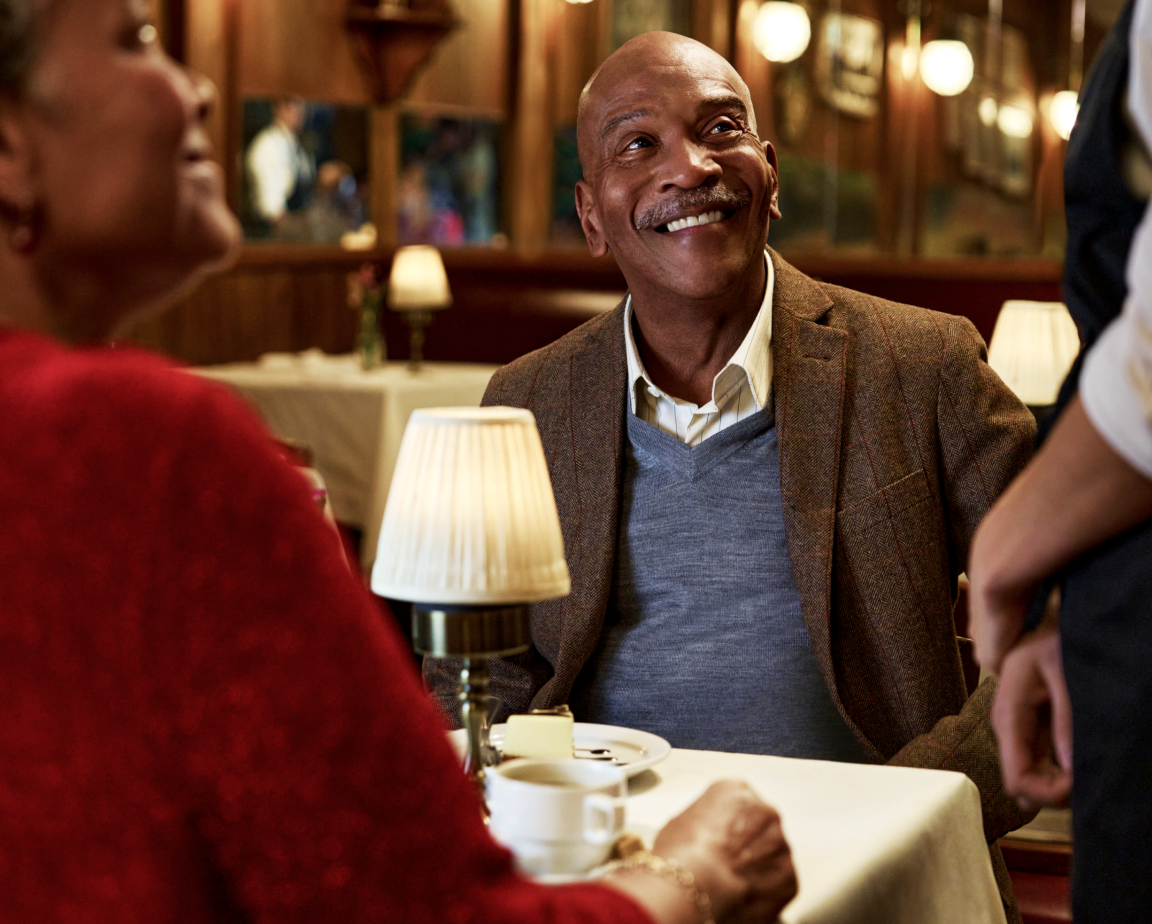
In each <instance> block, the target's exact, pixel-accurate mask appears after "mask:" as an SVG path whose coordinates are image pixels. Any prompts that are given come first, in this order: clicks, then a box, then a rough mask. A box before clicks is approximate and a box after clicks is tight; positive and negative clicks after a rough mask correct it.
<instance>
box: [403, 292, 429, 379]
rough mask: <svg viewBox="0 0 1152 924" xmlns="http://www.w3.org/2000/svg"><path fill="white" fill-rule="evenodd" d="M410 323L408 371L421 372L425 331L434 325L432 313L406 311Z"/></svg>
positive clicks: (423, 309) (420, 310) (417, 310)
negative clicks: (430, 325)
mask: <svg viewBox="0 0 1152 924" xmlns="http://www.w3.org/2000/svg"><path fill="white" fill-rule="evenodd" d="M404 317H405V318H406V319H407V321H408V371H409V372H419V371H420V364H421V363H422V362H424V329H425V328H426V327H428V325H429V324H431V323H432V312H431V311H429V310H428V309H426V308H421V309H416V310H413V311H405V312H404Z"/></svg>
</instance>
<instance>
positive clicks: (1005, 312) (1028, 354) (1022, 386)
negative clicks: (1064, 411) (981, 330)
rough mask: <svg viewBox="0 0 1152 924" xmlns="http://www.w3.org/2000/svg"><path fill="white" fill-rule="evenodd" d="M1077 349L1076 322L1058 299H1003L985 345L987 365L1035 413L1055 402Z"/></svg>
mask: <svg viewBox="0 0 1152 924" xmlns="http://www.w3.org/2000/svg"><path fill="white" fill-rule="evenodd" d="M1079 351H1080V335H1079V333H1078V332H1077V331H1076V322H1075V321H1073V320H1072V315H1070V314H1069V313H1068V309H1067V308H1066V307H1065V306H1064V304H1063V303H1062V302H1025V301H1009V302H1005V303H1004V307H1002V308H1001V309H1000V314H999V316H998V317H997V318H996V327H995V329H994V330H993V331H992V342H991V343H990V344H989V346H988V365H990V366H991V367H992V368H993V369H994V370H995V371H996V373H997V374H998V375H999V376H1000V378H1002V379H1003V380H1004V383H1005V384H1006V385H1007V386H1008V387H1009V388H1011V389H1012V391H1014V392H1015V393H1016V396H1017V397H1018V398H1019V399H1020V400H1021V401H1023V402H1024V403H1025V404H1026V405H1028V407H1029V408H1031V410H1032V413H1033V414H1035V415H1036V418H1037V419H1039V418H1040V417H1041V416H1043V414H1044V413H1045V412H1046V411H1047V410H1048V409H1049V408H1050V407H1051V406H1052V405H1053V404H1055V403H1056V395H1057V393H1058V392H1059V391H1060V384H1061V382H1063V381H1064V377H1065V376H1066V375H1067V374H1068V370H1069V369H1070V368H1071V367H1072V362H1073V361H1074V360H1075V359H1076V354H1077V353H1078V352H1079Z"/></svg>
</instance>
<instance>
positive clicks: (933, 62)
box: [920, 39, 975, 96]
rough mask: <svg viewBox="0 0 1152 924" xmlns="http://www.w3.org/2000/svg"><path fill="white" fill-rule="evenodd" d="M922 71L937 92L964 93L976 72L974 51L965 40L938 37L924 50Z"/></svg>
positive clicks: (945, 94) (947, 93)
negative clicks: (973, 58)
mask: <svg viewBox="0 0 1152 924" xmlns="http://www.w3.org/2000/svg"><path fill="white" fill-rule="evenodd" d="M920 73H921V74H922V75H923V77H924V83H926V84H927V85H928V89H929V90H931V91H932V92H933V93H939V94H940V95H941V96H955V95H956V94H957V93H963V92H964V90H966V89H967V88H968V84H970V83H971V82H972V75H973V73H975V65H974V64H973V61H972V52H970V51H969V50H968V46H967V45H965V44H964V43H963V42H958V41H955V40H953V39H936V41H934V42H929V43H928V44H927V45H925V46H924V50H923V51H921V52H920Z"/></svg>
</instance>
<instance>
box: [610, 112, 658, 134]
mask: <svg viewBox="0 0 1152 924" xmlns="http://www.w3.org/2000/svg"><path fill="white" fill-rule="evenodd" d="M651 114H652V112H651V110H649V109H633V110H632V111H631V112H622V113H620V115H618V116H612V118H610V119H609V120H608V121H607V122H605V123H604V127H603V128H602V129H600V140H601V141H603V140H604V139H605V138H607V137H608V135H609V134H610V133H611V131H612V129H614V128H616V127H617V126H618V125H623V124H624V123H625V122H635V121H636V120H637V119H642V118H644V117H645V116H647V115H651Z"/></svg>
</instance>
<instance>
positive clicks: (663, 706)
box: [571, 407, 868, 762]
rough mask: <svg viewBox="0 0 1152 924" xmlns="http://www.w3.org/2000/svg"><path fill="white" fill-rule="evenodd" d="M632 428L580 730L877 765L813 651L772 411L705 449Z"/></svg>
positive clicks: (577, 705)
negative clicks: (612, 728)
mask: <svg viewBox="0 0 1152 924" xmlns="http://www.w3.org/2000/svg"><path fill="white" fill-rule="evenodd" d="M627 419H628V442H627V446H626V452H625V459H624V466H623V476H622V477H623V484H622V489H621V508H620V526H619V536H618V541H617V547H616V565H615V575H614V579H613V585H612V595H611V599H610V601H609V605H608V614H607V618H606V620H605V624H604V630H603V632H602V633H601V637H600V643H599V647H598V649H597V651H596V653H595V654H594V655H593V657H592V658H591V659H590V660H589V663H588V665H587V666H586V667H585V669H584V672H583V673H582V674H581V676H580V678H579V681H578V682H577V685H576V688H575V689H574V690H573V693H572V698H571V703H572V709H573V711H574V713H575V715H576V718H577V719H578V720H579V721H582V722H601V723H604V724H608V725H622V726H625V727H628V728H639V729H643V730H645V731H651V732H655V733H656V734H658V735H661V736H663V737H665V738H667V739H668V740H669V741H670V742H671V743H672V744H673V746H675V747H682V748H699V749H705V750H714V751H738V752H745V753H753V754H776V755H783V756H787V757H809V758H821V759H827V760H845V761H860V762H864V761H867V760H868V758H867V756H866V755H865V753H864V751H863V749H862V748H861V746H860V745H859V743H858V742H857V741H856V739H855V737H854V736H853V735H852V733H851V731H849V729H848V727H847V726H846V725H845V723H844V720H843V719H842V718H841V717H840V714H839V712H837V710H836V707H835V705H834V704H833V702H832V698H831V696H830V695H829V693H828V688H827V686H826V685H825V683H824V679H823V677H822V676H821V674H820V669H819V667H818V665H817V664H816V659H815V657H814V656H813V654H812V650H811V647H810V645H809V641H808V630H807V627H806V626H805V624H804V618H803V616H802V614H801V611H800V598H799V596H798V595H797V593H796V587H795V584H794V582H793V580H792V566H791V563H790V561H789V559H788V546H787V541H786V539H785V535H784V512H783V505H782V503H781V497H780V462H779V455H778V450H777V440H776V427H775V425H774V421H773V418H772V410H771V407H769V408H767V409H765V410H764V411H761V412H760V413H759V414H755V415H753V416H752V417H749V418H746V419H745V420H743V421H741V422H739V423H737V424H733V425H732V426H730V427H727V428H726V429H724V430H722V431H721V432H720V433H718V434H716V435H715V436H712V437H710V438H709V439H707V440H705V441H704V442H702V443H700V444H699V445H697V446H695V447H690V446H687V445H686V444H684V443H682V442H680V441H679V440H678V439H676V438H675V437H673V436H670V435H668V434H667V433H663V432H661V431H660V430H658V429H657V428H656V427H653V426H652V425H650V424H647V423H644V422H643V421H641V420H640V419H639V418H637V417H636V416H634V415H631V414H629V415H628V416H627Z"/></svg>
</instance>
